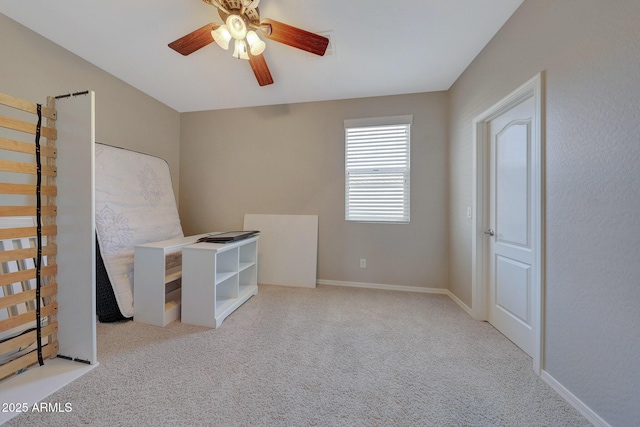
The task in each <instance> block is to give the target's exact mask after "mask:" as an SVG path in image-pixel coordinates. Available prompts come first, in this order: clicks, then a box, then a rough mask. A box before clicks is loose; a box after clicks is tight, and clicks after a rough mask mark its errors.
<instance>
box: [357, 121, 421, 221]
mask: <svg viewBox="0 0 640 427" xmlns="http://www.w3.org/2000/svg"><path fill="white" fill-rule="evenodd" d="M410 127H411V124H410V123H406V124H391V125H376V126H359V127H345V148H346V153H345V166H346V168H345V169H346V171H345V187H346V188H345V197H346V200H345V206H346V209H345V211H346V212H345V217H346V220H347V221H367V222H409V200H410V198H409V177H410V139H411V138H410Z"/></svg>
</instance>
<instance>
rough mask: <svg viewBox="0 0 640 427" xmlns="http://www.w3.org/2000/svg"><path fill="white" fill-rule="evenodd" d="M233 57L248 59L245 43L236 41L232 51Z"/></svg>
mask: <svg viewBox="0 0 640 427" xmlns="http://www.w3.org/2000/svg"><path fill="white" fill-rule="evenodd" d="M233 56H234V57H236V58H238V59H249V54H248V53H247V43H246V42H245V41H244V40H236V42H235V49H234V50H233Z"/></svg>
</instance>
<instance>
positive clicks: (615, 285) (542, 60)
mask: <svg viewBox="0 0 640 427" xmlns="http://www.w3.org/2000/svg"><path fill="white" fill-rule="evenodd" d="M639 17H640V2H638V1H637V0H616V1H601V0H563V1H552V0H525V2H524V3H523V5H522V6H521V7H520V9H518V10H517V11H516V13H515V14H514V15H513V16H512V18H511V19H510V20H509V21H508V22H507V23H506V25H505V26H504V27H503V28H502V29H501V30H500V32H499V33H498V34H497V35H496V36H495V37H494V39H493V40H492V41H491V42H490V43H489V44H488V46H487V47H486V48H485V49H484V50H483V51H482V52H481V54H480V55H479V56H478V57H477V58H476V59H475V60H474V61H473V63H472V64H471V65H470V66H469V68H468V69H467V70H466V71H465V72H464V73H463V75H462V76H461V77H460V78H459V79H458V81H457V82H456V83H455V84H454V85H453V87H452V89H451V91H450V126H449V129H450V133H449V135H450V151H449V155H450V171H451V180H450V194H451V204H450V207H451V211H450V214H451V223H450V266H449V272H450V275H449V278H450V289H451V291H453V292H454V293H455V294H456V295H457V296H458V297H460V298H461V299H462V300H463V301H464V302H465V303H467V304H471V221H470V220H467V219H466V218H465V217H464V212H465V208H466V206H471V195H472V188H471V183H472V165H473V161H472V129H471V121H472V120H473V118H474V117H476V116H478V115H479V114H481V113H482V112H483V111H484V110H486V109H487V108H489V107H490V106H491V105H493V104H494V103H496V102H497V101H499V100H500V99H501V98H503V97H504V96H506V95H508V94H509V93H510V92H511V91H512V90H514V89H515V88H516V87H518V86H519V85H521V84H522V83H524V82H525V81H527V80H528V79H529V78H531V77H532V76H534V75H535V74H536V73H538V72H539V71H543V70H544V72H545V78H546V91H545V96H546V199H545V202H546V232H545V238H546V275H545V282H546V312H545V317H544V320H545V334H546V339H545V362H544V369H545V370H546V371H547V372H548V373H549V374H550V375H551V376H552V377H553V378H555V379H556V380H557V381H559V382H560V383H561V384H562V385H563V386H564V387H566V388H567V389H568V390H569V391H570V392H571V393H573V394H574V395H575V396H576V397H577V398H578V399H580V400H582V401H583V402H584V403H585V404H586V405H587V406H588V407H590V408H591V409H593V410H594V411H595V412H596V413H597V414H598V415H599V416H600V417H602V418H603V419H604V420H605V421H606V422H608V423H609V424H611V425H613V426H631V425H637V424H638V420H639V419H640V405H638V396H640V369H639V368H638V358H639V355H640V327H639V325H640V309H638V305H639V304H640V285H639V284H640V262H639V254H640V214H639V212H640V171H639V169H638V167H639V166H638V165H639V164H640V137H639V135H640V125H639V123H640V119H639V118H640V79H639V77H638V76H639V75H640V32H639V31H638V23H639V22H640V21H639V19H640V18H639Z"/></svg>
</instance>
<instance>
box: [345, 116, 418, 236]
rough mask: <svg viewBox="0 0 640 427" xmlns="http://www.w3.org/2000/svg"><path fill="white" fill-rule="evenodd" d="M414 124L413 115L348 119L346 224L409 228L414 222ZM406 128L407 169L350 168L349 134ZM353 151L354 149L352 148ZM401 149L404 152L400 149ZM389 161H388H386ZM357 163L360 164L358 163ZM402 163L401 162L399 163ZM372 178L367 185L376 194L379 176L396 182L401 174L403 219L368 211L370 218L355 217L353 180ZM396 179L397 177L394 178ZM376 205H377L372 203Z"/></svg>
mask: <svg viewBox="0 0 640 427" xmlns="http://www.w3.org/2000/svg"><path fill="white" fill-rule="evenodd" d="M412 124H413V116H412V115H404V116H392V117H375V118H365V119H349V120H345V121H344V129H345V136H344V150H345V151H344V153H345V159H344V166H345V175H344V178H345V187H344V188H345V199H344V200H345V221H347V222H359V223H380V224H409V223H410V222H411V125H412ZM398 125H401V126H406V129H405V131H406V142H404V143H403V144H406V160H405V161H404V164H405V165H406V166H398V165H395V166H391V167H390V166H388V165H385V164H384V163H380V164H372V166H371V167H369V168H367V167H363V166H362V165H360V166H358V167H357V168H354V167H351V168H350V166H349V164H350V163H351V164H353V162H354V157H353V155H351V156H350V153H349V147H350V140H349V131H350V130H353V129H357V128H377V127H380V128H383V127H389V126H398ZM352 147H353V146H352ZM398 148H401V146H399V147H398ZM375 158H376V156H375V155H373V156H372V158H370V159H367V160H368V161H370V160H375ZM387 160H388V159H387ZM356 161H357V160H356ZM400 162H401V163H402V159H401V160H400ZM367 174H368V176H369V177H371V178H372V182H367V185H371V186H372V187H373V189H374V190H375V187H376V184H375V180H376V178H374V177H375V176H376V175H385V174H386V175H387V176H392V178H393V179H396V180H397V175H398V174H402V176H403V180H404V183H403V185H402V187H401V188H402V197H403V198H402V212H401V214H400V215H397V214H396V215H394V214H390V215H389V216H387V217H385V216H377V215H376V213H375V212H371V211H369V212H368V213H369V215H366V212H365V214H354V213H353V210H354V209H353V206H354V203H353V198H352V197H351V192H350V183H352V182H353V180H352V179H351V178H352V177H354V176H357V175H361V176H365V175H367ZM393 175H396V177H393ZM372 202H373V203H374V204H375V203H376V201H375V200H372Z"/></svg>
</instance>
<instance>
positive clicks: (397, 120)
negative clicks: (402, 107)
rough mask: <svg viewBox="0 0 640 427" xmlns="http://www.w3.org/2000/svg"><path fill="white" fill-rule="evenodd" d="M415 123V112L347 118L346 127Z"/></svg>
mask: <svg viewBox="0 0 640 427" xmlns="http://www.w3.org/2000/svg"><path fill="white" fill-rule="evenodd" d="M406 124H409V125H411V124H413V114H408V115H406V116H390V117H371V118H365V119H346V120H345V121H344V128H345V129H347V128H354V127H365V126H384V125H406Z"/></svg>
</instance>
